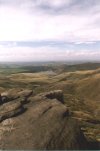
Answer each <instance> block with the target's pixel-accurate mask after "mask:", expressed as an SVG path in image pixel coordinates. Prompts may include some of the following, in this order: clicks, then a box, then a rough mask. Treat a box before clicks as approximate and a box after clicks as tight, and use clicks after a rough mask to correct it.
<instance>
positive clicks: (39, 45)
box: [0, 0, 100, 62]
mask: <svg viewBox="0 0 100 151" xmlns="http://www.w3.org/2000/svg"><path fill="white" fill-rule="evenodd" d="M73 60H74V61H75V60H87V61H91V60H95V61H96V60H97V61H100V0H0V62H2V61H3V62H5V61H7V62H8V61H11V62H12V61H28V62H29V61H73Z"/></svg>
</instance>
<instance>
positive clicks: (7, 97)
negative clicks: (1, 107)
mask: <svg viewBox="0 0 100 151" xmlns="http://www.w3.org/2000/svg"><path fill="white" fill-rule="evenodd" d="M32 93H33V91H32V90H27V89H26V90H21V91H18V90H17V91H16V90H9V91H7V92H3V93H1V102H2V104H3V103H7V102H9V101H12V100H16V99H19V98H21V99H22V100H23V102H24V101H26V99H27V98H28V97H29V96H30V95H32Z"/></svg>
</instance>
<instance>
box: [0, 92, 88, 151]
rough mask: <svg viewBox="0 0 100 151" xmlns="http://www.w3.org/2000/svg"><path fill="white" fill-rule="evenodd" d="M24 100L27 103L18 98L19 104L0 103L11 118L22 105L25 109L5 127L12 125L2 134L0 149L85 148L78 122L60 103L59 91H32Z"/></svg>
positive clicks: (61, 94) (85, 143)
mask: <svg viewBox="0 0 100 151" xmlns="http://www.w3.org/2000/svg"><path fill="white" fill-rule="evenodd" d="M23 95H24V92H23ZM58 96H59V97H60V100H59V97H58ZM27 99H28V100H29V103H28V104H20V101H18V99H17V100H16V102H17V103H18V104H16V103H14V104H12V102H13V101H12V102H9V103H6V104H4V105H3V109H2V110H3V113H2V114H3V115H4V114H5V113H6V112H7V113H8V112H9V113H11V114H10V115H11V116H6V117H7V118H9V117H12V115H14V114H13V113H16V112H17V111H18V110H19V109H21V108H22V106H23V107H25V108H27V110H26V112H24V113H23V114H21V115H19V116H16V117H13V118H12V119H13V123H11V125H10V124H9V126H8V127H9V129H10V127H12V124H13V129H12V128H11V131H7V132H6V134H5V133H4V134H3V135H2V138H1V140H0V149H18V150H19V149H27V150H29V149H41V150H44V149H46V150H47V149H48V150H52V149H53V150H58V149H59V150H60V149H66V150H68V149H71V150H72V149H88V143H87V141H86V139H85V137H84V135H83V133H82V131H81V130H80V128H79V126H78V122H77V121H76V120H75V119H71V117H70V112H69V109H68V108H67V107H66V106H65V105H64V104H63V103H62V102H63V93H62V91H54V92H49V93H44V94H40V95H37V96H33V95H32V94H31V97H30V96H28V98H27ZM10 103H11V104H10ZM7 106H8V108H7ZM15 111H16V112H15ZM17 113H18V112H17ZM5 115H9V114H5ZM1 125H2V123H1Z"/></svg>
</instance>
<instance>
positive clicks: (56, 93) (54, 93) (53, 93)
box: [39, 90, 64, 103]
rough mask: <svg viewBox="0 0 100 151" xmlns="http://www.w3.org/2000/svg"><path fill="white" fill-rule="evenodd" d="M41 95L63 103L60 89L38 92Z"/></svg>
mask: <svg viewBox="0 0 100 151" xmlns="http://www.w3.org/2000/svg"><path fill="white" fill-rule="evenodd" d="M39 96H41V97H45V98H48V99H57V100H58V101H60V102H62V103H64V97H63V92H62V90H54V91H50V92H46V93H41V94H39Z"/></svg>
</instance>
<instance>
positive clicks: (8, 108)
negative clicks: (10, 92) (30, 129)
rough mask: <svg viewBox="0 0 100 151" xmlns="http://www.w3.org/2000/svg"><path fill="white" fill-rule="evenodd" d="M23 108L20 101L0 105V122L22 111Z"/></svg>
mask: <svg viewBox="0 0 100 151" xmlns="http://www.w3.org/2000/svg"><path fill="white" fill-rule="evenodd" d="M23 111H24V108H23V107H22V105H21V103H20V102H15V101H14V102H8V103H6V104H3V105H2V106H0V122H1V121H3V120H5V119H8V118H10V117H13V116H16V115H18V114H19V113H22V112H23Z"/></svg>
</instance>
